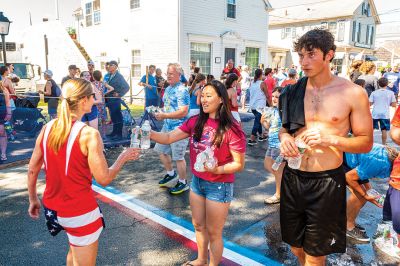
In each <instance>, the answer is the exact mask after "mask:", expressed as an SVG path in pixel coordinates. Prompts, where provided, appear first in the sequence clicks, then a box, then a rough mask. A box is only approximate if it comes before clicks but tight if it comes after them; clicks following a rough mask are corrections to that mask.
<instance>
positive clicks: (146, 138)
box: [140, 120, 151, 150]
mask: <svg viewBox="0 0 400 266" xmlns="http://www.w3.org/2000/svg"><path fill="white" fill-rule="evenodd" d="M150 130H151V126H150V122H149V120H146V121H144V123H143V125H142V135H141V138H140V148H142V149H143V150H147V149H149V148H150Z"/></svg>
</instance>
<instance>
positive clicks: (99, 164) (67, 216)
mask: <svg viewBox="0 0 400 266" xmlns="http://www.w3.org/2000/svg"><path fill="white" fill-rule="evenodd" d="M93 102H94V92H93V86H92V85H91V83H90V81H87V80H84V79H71V80H68V81H66V82H65V83H64V85H63V88H62V101H61V107H60V113H59V116H58V118H57V119H54V120H51V121H50V122H49V123H48V124H47V125H46V126H45V127H44V128H43V130H42V131H41V132H40V134H39V137H38V138H37V140H36V146H35V149H34V151H33V154H32V158H31V160H30V162H29V170H28V192H29V209H28V212H29V215H30V216H31V217H32V218H34V219H37V218H39V211H40V206H41V204H40V200H39V197H38V195H37V191H36V183H37V177H38V174H39V172H40V169H41V167H42V165H43V164H44V169H45V173H46V188H45V191H44V193H43V199H42V201H43V208H44V215H45V218H46V224H47V227H48V230H49V232H50V234H51V235H53V236H55V235H57V234H58V233H59V232H60V231H61V230H65V231H66V233H67V236H68V241H69V245H70V247H69V252H68V255H67V259H66V260H67V261H66V265H95V264H96V257H97V250H98V238H99V236H100V233H101V231H102V230H103V227H104V220H103V215H102V214H101V211H100V209H99V207H98V205H97V202H96V199H95V198H94V193H93V191H92V188H91V185H92V176H93V177H94V178H95V180H96V182H97V183H99V184H100V185H102V186H106V185H108V184H109V183H110V182H111V181H112V180H113V179H114V178H115V177H116V176H117V174H118V172H119V171H120V170H121V168H122V166H123V165H124V164H125V163H126V162H127V161H129V160H135V159H137V158H138V156H139V151H138V150H137V149H127V150H125V151H124V152H123V153H121V154H120V155H119V157H118V159H117V160H116V162H115V163H114V164H113V165H112V166H111V167H110V168H109V167H108V166H107V161H106V159H105V157H104V154H103V142H102V140H101V137H100V134H99V132H98V131H97V130H96V129H94V128H92V127H89V126H87V125H86V124H84V123H83V122H81V121H80V120H81V118H82V116H83V115H84V114H85V113H88V112H90V110H91V108H92V105H93Z"/></svg>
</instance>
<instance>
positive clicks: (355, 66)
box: [349, 60, 363, 82]
mask: <svg viewBox="0 0 400 266" xmlns="http://www.w3.org/2000/svg"><path fill="white" fill-rule="evenodd" d="M362 63H363V61H362V60H355V61H353V63H352V64H351V68H350V73H349V77H350V80H351V81H352V82H355V81H356V80H357V79H358V77H359V76H361V75H362V73H361V71H360V66H361V65H362Z"/></svg>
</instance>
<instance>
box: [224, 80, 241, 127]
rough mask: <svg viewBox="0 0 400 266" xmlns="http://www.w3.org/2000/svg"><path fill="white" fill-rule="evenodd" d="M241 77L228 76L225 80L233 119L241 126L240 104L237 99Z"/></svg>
mask: <svg viewBox="0 0 400 266" xmlns="http://www.w3.org/2000/svg"><path fill="white" fill-rule="evenodd" d="M238 79H239V77H238V76H237V75H236V74H235V73H231V74H229V75H228V77H227V79H226V80H225V87H226V89H227V90H228V99H229V109H230V111H231V113H232V116H233V118H235V120H236V122H238V123H239V124H240V115H239V104H238V99H237V92H236V85H237V84H238Z"/></svg>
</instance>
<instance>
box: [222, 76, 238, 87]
mask: <svg viewBox="0 0 400 266" xmlns="http://www.w3.org/2000/svg"><path fill="white" fill-rule="evenodd" d="M238 79H239V77H238V75H236V74H235V73H231V74H229V75H228V77H227V78H226V81H225V87H226V89H230V88H232V84H233V82H235V81H236V80H238Z"/></svg>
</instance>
